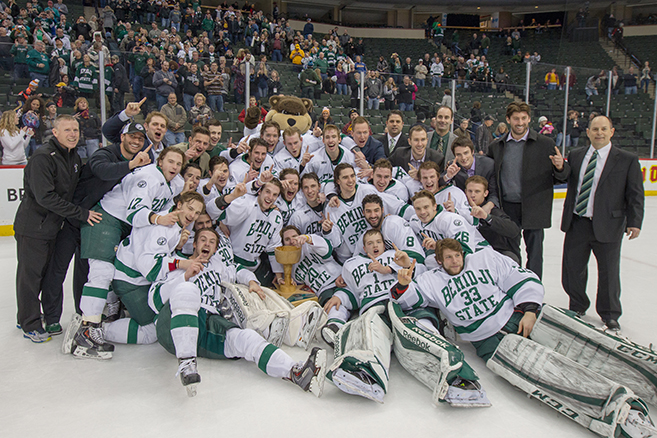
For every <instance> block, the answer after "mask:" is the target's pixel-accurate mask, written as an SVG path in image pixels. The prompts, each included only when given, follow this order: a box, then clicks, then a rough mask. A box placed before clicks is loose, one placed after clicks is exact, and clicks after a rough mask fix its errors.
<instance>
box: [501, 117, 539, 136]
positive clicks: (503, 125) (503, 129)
mask: <svg viewBox="0 0 657 438" xmlns="http://www.w3.org/2000/svg"><path fill="white" fill-rule="evenodd" d="M546 119H547V117H546ZM505 135H509V128H507V126H506V123H504V122H500V123H498V124H497V128H496V129H495V132H493V138H496V139H497V138H500V137H503V136H505Z"/></svg>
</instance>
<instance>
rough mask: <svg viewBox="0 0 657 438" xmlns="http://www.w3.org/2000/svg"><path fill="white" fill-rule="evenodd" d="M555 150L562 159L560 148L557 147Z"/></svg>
mask: <svg viewBox="0 0 657 438" xmlns="http://www.w3.org/2000/svg"><path fill="white" fill-rule="evenodd" d="M554 150H555V151H557V156H558V157H560V156H561V151H560V150H559V148H558V147H556V146H555V147H554Z"/></svg>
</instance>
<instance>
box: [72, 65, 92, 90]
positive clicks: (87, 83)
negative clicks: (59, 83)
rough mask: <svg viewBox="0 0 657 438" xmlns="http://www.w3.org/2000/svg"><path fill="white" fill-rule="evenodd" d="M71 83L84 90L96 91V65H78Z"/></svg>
mask: <svg viewBox="0 0 657 438" xmlns="http://www.w3.org/2000/svg"><path fill="white" fill-rule="evenodd" d="M73 85H74V86H75V87H76V88H77V89H79V90H80V91H84V92H87V93H88V92H91V91H96V90H97V89H98V76H97V75H96V67H94V66H93V64H89V65H88V66H85V65H84V64H82V65H80V66H79V67H78V69H77V70H76V71H75V79H74V80H73Z"/></svg>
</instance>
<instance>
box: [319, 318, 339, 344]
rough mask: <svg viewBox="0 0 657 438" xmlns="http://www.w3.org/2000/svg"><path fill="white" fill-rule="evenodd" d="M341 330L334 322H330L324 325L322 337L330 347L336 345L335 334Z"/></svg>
mask: <svg viewBox="0 0 657 438" xmlns="http://www.w3.org/2000/svg"><path fill="white" fill-rule="evenodd" d="M339 330H340V327H339V326H338V325H337V324H336V323H334V322H331V323H328V324H326V325H325V326H324V327H322V330H321V334H322V339H324V342H326V343H327V344H328V345H329V346H330V347H334V346H335V334H336V333H337V332H338V331H339Z"/></svg>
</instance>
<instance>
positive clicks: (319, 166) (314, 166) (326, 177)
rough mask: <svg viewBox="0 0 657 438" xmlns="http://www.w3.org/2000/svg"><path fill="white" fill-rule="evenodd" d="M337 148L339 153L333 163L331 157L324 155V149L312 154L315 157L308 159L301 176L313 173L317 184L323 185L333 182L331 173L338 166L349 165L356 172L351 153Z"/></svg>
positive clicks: (342, 148) (354, 160)
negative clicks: (317, 181)
mask: <svg viewBox="0 0 657 438" xmlns="http://www.w3.org/2000/svg"><path fill="white" fill-rule="evenodd" d="M338 147H339V148H340V153H339V154H338V158H336V159H335V161H331V157H329V155H328V154H327V153H326V148H322V149H320V150H318V151H316V152H314V155H315V156H314V157H312V158H311V159H310V161H309V162H308V164H306V167H305V168H304V169H303V172H302V175H305V174H306V173H311V172H314V173H315V174H316V175H317V177H318V178H319V183H320V184H321V185H324V184H326V183H327V182H329V181H333V171H334V170H335V168H336V166H337V165H338V164H341V163H349V164H351V165H352V166H354V170H356V169H357V166H356V159H355V157H354V154H353V152H351V151H350V150H348V149H346V148H344V147H342V146H338ZM356 173H358V170H356Z"/></svg>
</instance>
